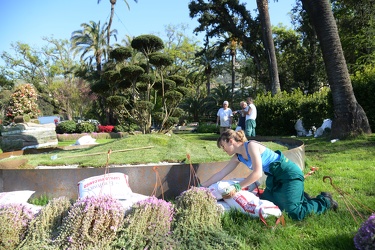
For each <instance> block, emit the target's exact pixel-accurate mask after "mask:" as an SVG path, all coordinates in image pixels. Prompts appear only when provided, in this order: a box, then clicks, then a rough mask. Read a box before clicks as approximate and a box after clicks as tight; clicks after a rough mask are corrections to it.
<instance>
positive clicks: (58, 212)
mask: <svg viewBox="0 0 375 250" xmlns="http://www.w3.org/2000/svg"><path fill="white" fill-rule="evenodd" d="M71 205H72V204H71V202H70V200H69V199H68V198H66V197H59V198H54V199H52V200H50V201H49V202H48V204H47V205H46V206H45V207H43V208H42V209H41V210H40V212H39V213H38V215H37V217H36V218H34V219H33V220H32V221H31V222H30V225H29V227H28V229H27V234H26V237H25V240H24V241H23V242H22V244H21V245H20V249H30V250H31V249H34V250H38V249H56V246H54V245H53V239H54V238H56V236H57V235H58V229H59V227H60V226H61V225H62V221H63V219H64V217H66V216H67V215H68V210H69V208H70V207H71Z"/></svg>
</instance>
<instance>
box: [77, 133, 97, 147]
mask: <svg viewBox="0 0 375 250" xmlns="http://www.w3.org/2000/svg"><path fill="white" fill-rule="evenodd" d="M91 144H99V143H97V142H96V139H95V138H92V137H91V135H84V136H82V137H80V138H79V139H78V140H77V141H76V142H75V143H74V144H73V145H91Z"/></svg>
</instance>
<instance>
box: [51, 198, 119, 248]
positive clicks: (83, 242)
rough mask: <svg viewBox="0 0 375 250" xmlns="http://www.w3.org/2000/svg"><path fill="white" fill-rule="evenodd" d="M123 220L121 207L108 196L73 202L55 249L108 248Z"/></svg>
mask: <svg viewBox="0 0 375 250" xmlns="http://www.w3.org/2000/svg"><path fill="white" fill-rule="evenodd" d="M123 218H124V208H123V206H122V205H121V203H120V202H119V201H118V200H116V199H114V198H112V197H111V196H106V195H103V196H88V197H85V198H82V199H79V200H77V201H76V202H75V203H74V204H73V206H72V207H71V208H70V210H69V212H68V215H67V216H66V217H65V218H64V221H63V222H62V226H61V229H60V230H59V234H58V236H57V238H56V240H55V245H56V246H58V247H59V249H108V248H109V245H110V243H111V242H112V241H113V240H114V238H115V237H116V233H117V231H118V229H119V227H120V226H121V224H122V221H123Z"/></svg>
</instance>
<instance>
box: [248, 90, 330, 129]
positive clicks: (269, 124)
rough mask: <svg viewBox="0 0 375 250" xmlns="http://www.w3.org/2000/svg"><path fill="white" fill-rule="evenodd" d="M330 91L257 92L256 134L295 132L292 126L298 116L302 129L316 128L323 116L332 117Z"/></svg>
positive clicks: (321, 121) (324, 117) (320, 123)
mask: <svg viewBox="0 0 375 250" xmlns="http://www.w3.org/2000/svg"><path fill="white" fill-rule="evenodd" d="M329 96H330V92H329V90H328V89H326V88H324V89H322V90H321V91H320V92H317V93H314V94H312V95H305V94H303V93H302V91H301V90H295V91H293V92H292V93H286V92H281V93H279V94H277V95H275V96H272V95H271V94H270V93H268V94H263V95H257V97H256V99H255V102H254V104H255V106H256V107H257V113H258V116H257V119H256V122H257V126H256V134H257V135H261V136H276V135H277V136H290V135H296V130H295V128H294V126H295V124H296V122H297V120H298V119H302V122H303V125H304V128H305V129H307V130H308V129H309V128H311V127H312V126H315V127H316V128H319V127H320V126H321V125H322V123H323V120H324V119H328V118H329V119H332V117H333V111H332V105H331V103H332V102H331V101H330V100H329V98H330V97H329Z"/></svg>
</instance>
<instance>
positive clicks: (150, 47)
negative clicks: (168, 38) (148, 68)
mask: <svg viewBox="0 0 375 250" xmlns="http://www.w3.org/2000/svg"><path fill="white" fill-rule="evenodd" d="M131 46H132V47H133V48H134V49H136V50H138V51H140V52H142V53H143V54H144V55H149V54H151V53H153V52H156V51H159V50H161V49H163V48H164V43H163V40H161V39H160V38H159V37H157V36H155V35H140V36H137V37H135V38H134V39H133V40H132V42H131Z"/></svg>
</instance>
